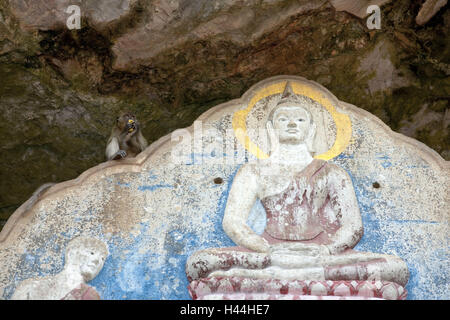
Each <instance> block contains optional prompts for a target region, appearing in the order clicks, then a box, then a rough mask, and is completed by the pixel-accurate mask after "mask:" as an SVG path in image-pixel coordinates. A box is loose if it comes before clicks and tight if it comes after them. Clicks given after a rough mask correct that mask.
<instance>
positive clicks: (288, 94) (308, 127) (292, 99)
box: [267, 82, 316, 151]
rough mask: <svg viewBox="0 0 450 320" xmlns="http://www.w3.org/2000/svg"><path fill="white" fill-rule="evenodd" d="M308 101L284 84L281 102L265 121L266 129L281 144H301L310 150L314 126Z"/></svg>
mask: <svg viewBox="0 0 450 320" xmlns="http://www.w3.org/2000/svg"><path fill="white" fill-rule="evenodd" d="M308 103H309V102H308V101H307V100H306V99H302V98H301V97H299V96H297V95H296V94H295V93H293V91H292V88H291V85H290V83H289V82H288V83H287V84H286V88H285V90H284V92H283V95H282V97H281V100H280V101H279V102H278V103H277V105H276V106H275V108H273V110H272V111H271V112H270V114H269V118H268V119H267V129H268V131H269V132H270V131H272V132H274V133H275V135H276V136H277V138H278V141H279V143H282V144H295V145H297V144H302V143H305V144H306V145H307V146H308V150H310V151H311V150H312V142H313V139H314V135H315V132H316V126H315V124H314V121H313V117H312V115H311V112H309V110H308Z"/></svg>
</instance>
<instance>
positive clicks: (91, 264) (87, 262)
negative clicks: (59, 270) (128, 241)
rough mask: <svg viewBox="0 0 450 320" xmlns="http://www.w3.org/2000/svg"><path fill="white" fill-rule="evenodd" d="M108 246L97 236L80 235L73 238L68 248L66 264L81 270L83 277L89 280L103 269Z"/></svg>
mask: <svg viewBox="0 0 450 320" xmlns="http://www.w3.org/2000/svg"><path fill="white" fill-rule="evenodd" d="M107 256H108V247H107V246H106V244H105V243H104V242H102V241H100V240H98V239H95V238H86V237H78V238H75V239H73V240H71V241H70V242H69V244H68V246H67V250H66V265H71V266H72V267H74V268H75V269H76V270H79V272H80V274H81V275H82V276H83V279H84V280H85V281H86V282H88V281H91V280H92V279H94V278H95V277H96V276H97V275H98V274H99V272H100V271H101V270H102V268H103V265H104V263H105V260H106V257H107Z"/></svg>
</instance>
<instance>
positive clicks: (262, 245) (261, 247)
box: [245, 234, 270, 252]
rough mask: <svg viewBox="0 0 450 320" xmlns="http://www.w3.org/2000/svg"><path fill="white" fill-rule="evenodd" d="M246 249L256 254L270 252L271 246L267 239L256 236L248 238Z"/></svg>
mask: <svg viewBox="0 0 450 320" xmlns="http://www.w3.org/2000/svg"><path fill="white" fill-rule="evenodd" d="M245 242H246V247H247V248H248V249H251V250H254V251H256V252H270V245H269V243H268V242H267V240H266V239H264V238H263V237H260V236H258V235H256V234H252V235H248V236H247V237H246V241H245Z"/></svg>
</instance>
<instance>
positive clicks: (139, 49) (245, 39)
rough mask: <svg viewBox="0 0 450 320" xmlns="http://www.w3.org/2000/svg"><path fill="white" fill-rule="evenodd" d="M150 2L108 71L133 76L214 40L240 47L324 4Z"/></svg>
mask: <svg viewBox="0 0 450 320" xmlns="http://www.w3.org/2000/svg"><path fill="white" fill-rule="evenodd" d="M283 2H284V1H281V0H275V1H273V0H269V1H262V2H261V1H253V0H252V1H245V2H242V1H237V0H228V1H209V0H200V1H192V2H186V3H182V2H180V1H170V2H165V1H155V2H154V3H153V6H152V7H151V9H149V12H148V15H149V22H148V23H147V24H145V25H142V26H138V27H137V28H134V29H132V30H130V31H129V32H127V33H125V34H123V35H122V36H121V37H119V38H118V39H117V40H116V42H115V44H114V46H113V47H112V51H113V53H114V55H115V60H114V64H113V68H114V69H118V70H135V69H136V68H137V67H138V66H139V65H140V66H148V65H152V64H153V61H152V60H153V59H154V58H155V57H157V56H158V54H161V53H162V52H163V51H167V50H170V49H173V48H176V47H179V46H183V45H185V44H186V43H188V42H198V41H203V40H208V39H211V38H214V40H215V41H227V42H229V43H231V44H235V45H239V46H242V45H245V44H248V43H252V42H253V41H254V40H257V39H259V38H260V37H261V36H262V35H264V34H265V33H267V32H269V31H271V30H273V29H274V28H276V27H279V26H280V25H281V24H283V23H285V22H286V21H288V20H289V18H291V17H295V16H296V15H299V14H302V13H305V12H307V11H310V10H313V9H317V8H319V7H320V6H322V5H323V4H324V3H325V2H326V1H324V0H314V1H304V0H301V1H297V2H291V3H288V4H286V5H282V3H283Z"/></svg>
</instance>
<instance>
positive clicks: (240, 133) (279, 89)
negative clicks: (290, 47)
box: [232, 81, 352, 160]
mask: <svg viewBox="0 0 450 320" xmlns="http://www.w3.org/2000/svg"><path fill="white" fill-rule="evenodd" d="M290 83H291V87H292V90H293V91H294V93H295V94H298V95H304V96H306V97H309V98H311V99H312V100H314V101H316V102H318V103H320V104H321V105H322V106H324V107H325V109H326V110H327V111H328V112H329V113H330V114H331V116H332V117H333V120H334V122H335V124H336V140H335V141H334V144H333V146H332V147H331V148H330V149H329V150H328V151H327V152H324V153H322V154H320V155H317V156H315V157H314V158H316V159H322V160H330V159H333V158H335V157H337V156H338V155H340V154H341V153H342V152H343V151H344V150H345V149H346V148H347V146H348V145H349V143H350V140H351V138H352V122H351V120H350V117H349V116H348V115H346V114H342V113H338V112H337V111H336V108H335V107H334V105H333V103H332V102H331V101H330V99H328V98H327V97H326V95H325V94H324V93H323V92H321V91H319V90H318V89H317V88H314V87H312V86H309V85H307V84H305V83H298V82H295V81H290ZM286 84H287V81H283V82H279V83H275V84H272V85H269V86H267V87H265V88H263V89H261V90H259V91H258V92H256V94H255V95H254V96H253V98H252V99H251V100H250V102H249V104H248V106H247V108H246V109H244V110H238V111H236V112H235V113H234V115H233V122H232V125H233V130H234V134H235V136H236V138H237V140H238V141H239V142H240V143H241V144H242V145H243V146H244V148H245V149H247V150H248V151H250V152H251V153H252V154H253V155H254V156H256V157H257V158H258V159H267V158H268V157H269V155H268V154H266V153H265V152H264V151H262V150H261V149H260V148H259V147H258V146H257V145H256V144H255V143H253V141H251V140H250V137H249V136H248V133H247V124H246V122H245V120H246V119H247V116H248V114H249V113H250V111H251V110H252V109H253V107H254V106H255V104H256V103H257V102H258V101H259V100H261V99H264V98H266V97H268V96H271V95H274V94H280V93H283V91H284V89H285V87H286Z"/></svg>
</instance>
